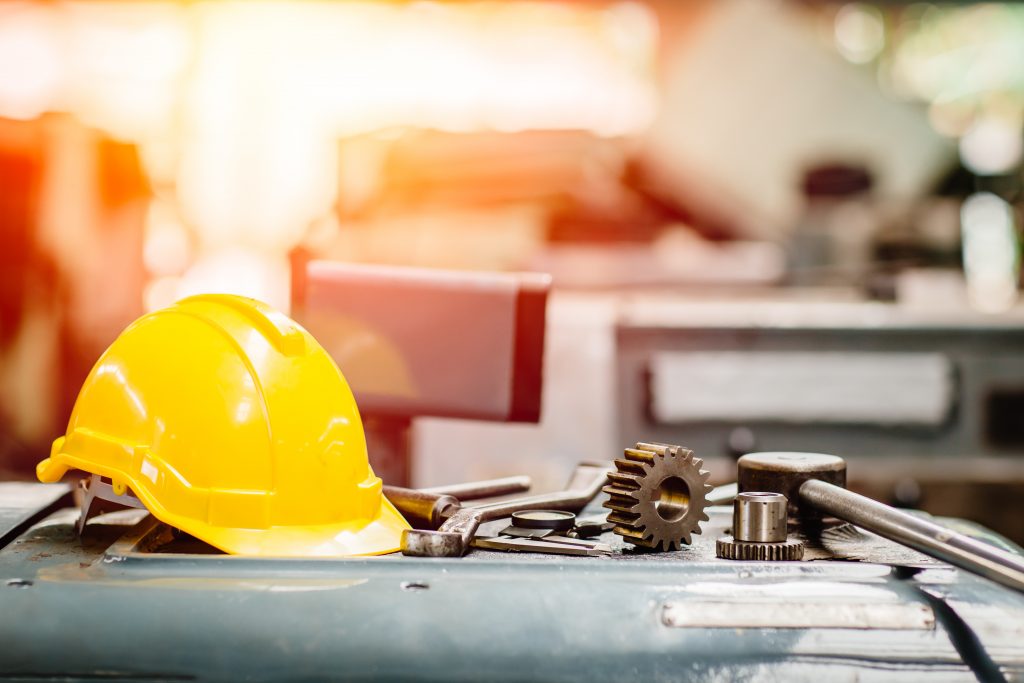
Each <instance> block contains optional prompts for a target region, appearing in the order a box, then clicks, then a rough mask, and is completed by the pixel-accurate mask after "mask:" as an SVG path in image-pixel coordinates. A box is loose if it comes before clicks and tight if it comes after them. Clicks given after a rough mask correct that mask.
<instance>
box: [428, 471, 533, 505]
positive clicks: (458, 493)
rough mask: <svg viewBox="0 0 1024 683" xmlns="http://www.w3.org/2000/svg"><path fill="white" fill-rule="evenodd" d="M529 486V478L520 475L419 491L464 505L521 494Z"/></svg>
mask: <svg viewBox="0 0 1024 683" xmlns="http://www.w3.org/2000/svg"><path fill="white" fill-rule="evenodd" d="M531 484H532V482H531V480H530V478H529V477H527V476H525V475H522V476H515V477H503V478H501V479H487V480H485V481H470V482H466V483H465V484H449V485H448V486H434V487H430V488H425V489H419V490H420V491H422V492H423V493H434V494H437V495H439V496H455V497H456V498H458V499H459V501H460V502H463V503H464V502H466V501H467V500H480V499H481V498H495V497H497V496H507V495H510V494H513V493H523V492H524V491H529V490H530V486H531Z"/></svg>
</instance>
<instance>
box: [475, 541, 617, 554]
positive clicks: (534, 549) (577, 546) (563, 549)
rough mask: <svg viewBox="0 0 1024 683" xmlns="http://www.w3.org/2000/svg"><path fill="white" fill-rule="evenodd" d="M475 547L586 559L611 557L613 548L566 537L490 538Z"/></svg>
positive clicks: (477, 542) (476, 543)
mask: <svg viewBox="0 0 1024 683" xmlns="http://www.w3.org/2000/svg"><path fill="white" fill-rule="evenodd" d="M473 547H474V548H483V549H485V550H504V551H512V552H522V553H546V554H549V555H580V556H586V557H600V556H602V555H611V553H612V547H611V546H610V545H608V544H607V543H598V542H596V541H588V540H586V539H582V538H568V537H566V536H547V537H545V538H543V539H539V538H516V537H509V536H490V537H484V538H474V539H473Z"/></svg>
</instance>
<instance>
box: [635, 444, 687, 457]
mask: <svg viewBox="0 0 1024 683" xmlns="http://www.w3.org/2000/svg"><path fill="white" fill-rule="evenodd" d="M636 450H639V451H650V452H651V453H655V454H657V455H669V456H690V455H693V451H691V450H690V449H689V448H683V447H682V446H673V445H672V444H667V443H645V442H643V441H638V442H637V444H636Z"/></svg>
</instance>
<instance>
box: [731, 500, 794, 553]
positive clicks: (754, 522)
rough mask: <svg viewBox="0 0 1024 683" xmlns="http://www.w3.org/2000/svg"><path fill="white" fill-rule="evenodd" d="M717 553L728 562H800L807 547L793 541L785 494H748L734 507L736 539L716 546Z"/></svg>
mask: <svg viewBox="0 0 1024 683" xmlns="http://www.w3.org/2000/svg"><path fill="white" fill-rule="evenodd" d="M715 553H716V554H717V555H718V556H719V557H722V558H725V559H728V560H799V559H800V558H802V557H803V554H804V544H803V543H801V542H800V541H798V540H796V539H790V538H789V535H788V531H787V524H786V497H785V496H784V495H782V494H781V493H770V492H760V491H757V492H755V491H746V492H744V493H741V494H739V495H738V496H737V497H736V500H735V502H734V504H733V515H732V536H722V537H721V538H719V539H718V540H717V541H716V542H715Z"/></svg>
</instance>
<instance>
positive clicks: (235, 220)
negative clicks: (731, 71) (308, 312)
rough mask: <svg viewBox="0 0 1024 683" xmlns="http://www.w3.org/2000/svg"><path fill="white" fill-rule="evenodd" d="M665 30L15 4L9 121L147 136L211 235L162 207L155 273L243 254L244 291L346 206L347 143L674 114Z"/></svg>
mask: <svg viewBox="0 0 1024 683" xmlns="http://www.w3.org/2000/svg"><path fill="white" fill-rule="evenodd" d="M656 39H657V36H656V22H655V20H654V17H653V14H652V13H651V12H650V10H649V9H647V8H645V7H644V6H642V5H639V4H636V3H633V2H620V3H617V4H612V5H606V6H589V5H576V4H560V3H552V2H516V3H507V2H476V3H456V4H441V3H434V2H416V3H410V4H385V3H376V2H353V3H340V2H339V3H320V2H267V3H243V2H205V3H195V4H188V5H184V4H178V3H166V2H142V3H102V2H99V3H93V2H72V3H63V4H60V5H41V4H40V5H35V4H20V3H19V4H8V5H4V6H3V7H0V116H6V117H9V118H34V117H36V116H39V115H40V114H42V113H44V112H46V111H53V110H67V111H70V112H71V113H73V114H74V115H75V116H76V117H77V118H78V119H79V120H80V121H82V122H83V123H85V124H86V125H88V126H92V127H95V128H98V129H100V130H102V131H104V132H105V133H107V134H108V135H110V136H112V137H114V138H116V139H119V140H123V141H126V142H132V143H136V144H138V145H139V148H140V156H141V159H142V161H143V163H144V164H145V165H146V170H147V172H148V174H149V176H150V178H151V179H152V180H153V182H154V183H156V184H157V185H158V186H160V187H161V189H162V196H168V197H170V199H171V201H172V202H173V204H174V205H175V207H174V209H173V211H171V212H170V214H173V215H175V216H176V218H175V220H178V221H181V223H182V224H183V225H185V226H188V227H187V230H189V231H190V232H191V235H190V236H187V237H188V238H187V239H186V238H185V237H183V236H182V234H178V233H177V232H175V230H179V228H180V227H181V226H179V228H174V229H173V230H172V229H169V228H168V227H167V225H168V223H167V221H166V220H164V218H161V217H160V216H158V215H155V214H152V213H151V216H150V225H149V228H148V234H147V246H146V251H145V260H146V263H147V266H148V268H149V270H150V272H151V274H152V275H154V276H177V275H179V274H181V273H182V272H183V271H185V270H187V271H188V272H185V274H184V277H183V279H182V280H181V287H183V288H184V287H188V288H194V287H196V286H200V285H201V284H202V283H207V282H211V281H215V282H220V281H221V280H223V279H224V278H222V277H221V276H220V275H216V277H214V270H215V268H214V266H212V265H210V264H216V263H221V264H225V263H227V264H228V265H227V266H225V267H226V268H227V269H228V270H229V271H231V272H232V273H235V274H236V275H239V277H238V278H236V279H235V281H234V285H233V289H231V291H238V290H239V286H243V287H246V286H248V285H247V284H246V283H249V282H250V281H251V282H252V283H253V287H256V285H255V283H256V279H257V278H256V275H255V274H256V273H257V272H261V273H262V272H264V271H265V270H267V268H269V269H270V270H272V271H274V272H275V273H276V270H277V265H274V266H267V265H266V264H267V261H266V259H267V258H271V259H274V258H277V256H273V255H280V254H282V253H284V251H285V250H287V249H288V248H290V247H292V246H294V245H295V244H297V243H298V242H299V241H300V240H301V239H302V238H303V236H304V235H305V234H306V233H307V232H308V230H309V227H310V226H311V225H312V224H314V223H316V222H317V221H321V220H322V219H323V217H324V216H326V215H328V214H329V213H330V212H331V207H332V206H333V204H334V203H335V202H336V200H337V187H338V185H339V177H338V172H339V170H338V169H339V157H338V153H339V152H338V149H339V144H338V142H339V140H344V139H346V138H349V137H352V136H356V135H362V134H366V133H370V132H373V131H387V130H396V129H403V128H419V129H434V130H441V131H447V132H460V133H461V132H481V131H499V132H519V131H527V130H559V129H561V130H581V131H588V132H590V133H592V134H595V135H598V136H607V137H619V136H629V135H634V134H637V133H640V132H642V131H643V130H644V129H645V128H646V127H647V125H648V124H649V122H650V120H651V118H652V116H653V113H654V107H655V89H654V83H653V78H652V72H653V67H652V64H653V59H654V47H655V42H656ZM157 211H159V210H157ZM165 213H166V212H165ZM161 215H163V214H161ZM161 221H162V223H161ZM161 226H162V227H161ZM192 245H194V247H195V254H191V253H186V252H188V251H189V249H190V248H191V246H192ZM227 253H230V254H234V256H231V257H226V256H224V254H227ZM183 254H186V255H185V256H183ZM238 254H248V256H238ZM268 255H269V256H268ZM193 256H194V257H195V258H197V259H198V262H196V263H195V265H193V266H192V267H191V270H189V269H188V268H185V267H183V266H182V264H181V261H182V260H183V259H189V260H191V259H192V258H193ZM204 264H205V265H204ZM254 264H263V265H254ZM211 278H212V280H211ZM272 279H273V281H275V282H278V281H279V280H281V278H279V277H276V276H274V277H272ZM171 282H172V280H167V279H164V280H161V281H160V286H159V287H154V288H153V289H154V292H151V294H153V296H154V297H155V299H157V300H160V301H163V300H165V299H166V298H167V295H168V290H169V288H170V286H171V285H170V283H171ZM239 283H241V285H239ZM257 288H258V287H257ZM243 293H250V294H254V295H255V294H257V293H258V292H256V291H247V292H243ZM269 298H270V299H271V300H281V299H282V298H283V296H282V293H281V292H276V291H275V292H271V294H270V297H269Z"/></svg>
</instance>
